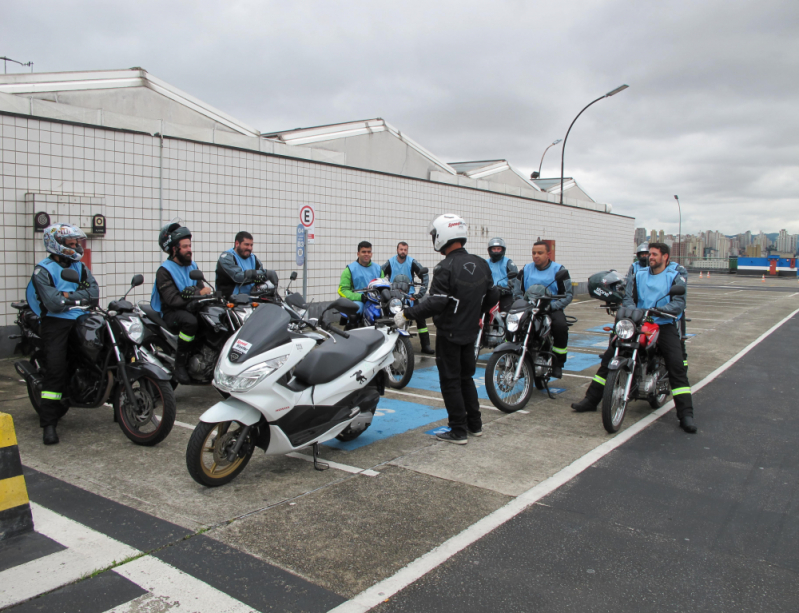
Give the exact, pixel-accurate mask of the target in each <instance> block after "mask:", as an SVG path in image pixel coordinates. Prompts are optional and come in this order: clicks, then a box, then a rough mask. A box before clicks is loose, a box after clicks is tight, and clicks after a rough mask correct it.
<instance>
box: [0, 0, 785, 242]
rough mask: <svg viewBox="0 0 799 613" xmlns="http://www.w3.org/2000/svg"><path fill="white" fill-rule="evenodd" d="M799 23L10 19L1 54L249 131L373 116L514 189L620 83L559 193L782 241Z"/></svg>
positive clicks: (489, 12)
mask: <svg viewBox="0 0 799 613" xmlns="http://www.w3.org/2000/svg"><path fill="white" fill-rule="evenodd" d="M539 5H540V6H539ZM797 22H799V4H797V3H796V2H790V1H784V2H776V1H768V0H766V1H760V2H753V1H744V2H733V3H730V2H721V1H718V0H713V1H705V2H702V3H696V2H679V1H678V2H668V3H641V2H630V1H604V2H591V1H588V0H580V1H570V2H560V3H535V4H534V3H529V2H521V1H518V2H494V3H485V2H481V3H478V2H473V1H459V2H455V1H445V2H436V3H429V2H421V1H417V0H412V1H409V2H404V3H396V4H394V5H386V4H383V3H374V2H365V1H360V2H348V3H343V2H341V3H339V2H304V3H279V2H256V1H252V2H241V1H239V2H228V3H224V4H222V3H213V2H154V1H144V2H137V3H135V4H125V3H107V2H89V1H79V0H72V1H71V2H55V1H47V0H42V1H40V2H22V1H20V0H10V1H7V2H6V3H5V4H4V18H3V20H2V22H0V40H2V41H3V48H2V49H0V53H3V54H5V55H8V56H10V57H14V58H16V59H20V60H22V61H27V60H33V61H34V62H35V68H36V70H46V71H58V70H90V69H101V68H127V67H131V66H142V67H144V68H146V69H147V70H149V71H150V72H151V73H152V74H154V75H156V76H158V77H160V78H162V79H164V80H166V81H168V82H170V83H172V84H173V85H175V86H177V87H179V88H181V89H184V90H185V91H187V92H189V93H191V94H193V95H195V96H197V97H199V98H201V99H203V100H205V101H207V102H208V103H210V104H212V105H214V106H216V107H218V108H220V109H222V110H224V111H226V112H228V113H230V114H232V115H234V116H236V117H238V118H240V119H241V120H243V121H245V122H247V123H249V124H250V125H253V126H254V127H256V128H258V129H260V130H263V131H270V130H278V129H286V128H293V127H299V126H308V125H317V124H323V123H334V122H341V121H348V120H354V119H364V118H369V117H377V116H380V117H383V118H384V119H386V120H387V121H389V122H391V123H392V124H394V125H395V126H397V127H398V128H400V129H401V130H403V131H404V132H406V133H407V134H409V135H410V136H411V137H412V138H414V139H415V140H417V141H418V142H420V143H421V144H422V145H424V146H425V147H427V148H428V149H430V150H431V151H433V152H434V153H436V154H437V155H439V156H440V157H441V158H443V159H445V160H448V161H457V160H467V159H488V158H497V157H502V158H507V159H509V160H510V161H511V163H513V164H514V165H516V166H517V167H519V168H520V169H522V170H524V171H525V172H530V171H531V170H533V169H537V167H538V162H539V160H540V157H541V154H542V153H543V151H544V149H545V147H546V146H547V145H548V144H549V143H550V142H552V140H553V139H555V138H562V137H563V136H564V134H565V131H566V129H567V128H568V125H569V123H570V122H571V121H572V119H573V118H574V116H575V115H576V114H577V113H578V112H579V111H580V109H581V108H582V107H583V106H585V105H586V104H587V103H588V102H590V101H591V100H592V99H594V98H596V97H598V96H600V95H602V94H603V93H605V92H607V91H608V90H610V89H613V88H614V87H616V86H617V85H620V84H621V83H629V84H630V89H629V90H627V91H625V92H622V93H621V94H619V95H618V96H616V97H613V98H610V99H607V100H602V101H600V102H598V103H596V104H595V105H594V106H592V107H591V108H590V109H589V110H588V111H586V112H585V113H584V115H583V116H582V117H580V119H579V120H578V121H577V123H576V124H575V127H574V129H573V130H572V133H571V134H570V136H569V141H568V146H567V149H566V174H567V175H573V176H575V177H576V178H577V180H578V181H579V182H580V184H581V185H583V187H584V188H585V189H586V191H587V192H588V193H589V194H591V195H592V196H593V197H594V198H596V199H597V200H600V201H603V202H611V203H613V205H614V210H615V211H616V212H618V213H622V214H625V215H631V216H635V217H636V218H637V220H638V221H637V223H638V225H643V226H645V227H647V228H652V227H655V228H664V229H665V230H667V231H676V230H677V210H676V205H675V203H674V199H673V194H675V193H676V194H679V195H680V197H681V201H682V203H683V221H682V225H683V231H684V232H695V231H699V230H703V229H718V230H721V231H723V232H727V233H732V232H738V231H743V230H746V229H751V230H753V231H758V230H760V229H763V230H764V231H776V230H778V229H779V228H783V227H784V228H788V229H789V231H791V232H799V219H797V215H796V211H797V209H798V208H799V206H798V205H799V202H798V201H797V200H798V199H797V195H798V194H799V172H797V171H798V170H799V168H797V166H798V165H799V164H797V161H798V160H799V145H798V144H797V141H799V139H797V135H799V119H797V113H796V108H797V107H798V106H799V105H798V104H797V103H799V82H797V80H796V79H795V75H796V74H797V64H798V63H799V37H797V36H796V27H795V24H796V23H797ZM15 70H16V69H15ZM560 152H561V151H560V148H559V147H553V148H552V149H550V150H549V153H548V154H547V158H546V161H545V163H544V172H543V174H544V175H545V176H547V175H548V176H559V173H560Z"/></svg>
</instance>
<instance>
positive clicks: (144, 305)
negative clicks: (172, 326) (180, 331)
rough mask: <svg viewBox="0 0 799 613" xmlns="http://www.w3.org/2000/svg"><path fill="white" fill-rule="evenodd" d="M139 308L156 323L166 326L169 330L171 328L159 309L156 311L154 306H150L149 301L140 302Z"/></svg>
mask: <svg viewBox="0 0 799 613" xmlns="http://www.w3.org/2000/svg"><path fill="white" fill-rule="evenodd" d="M139 308H140V309H141V310H142V311H144V314H145V315H147V317H149V318H150V320H151V321H152V322H153V323H154V324H157V325H159V326H161V327H162V328H166V329H167V330H169V326H168V325H167V323H166V322H165V321H164V320H163V319H162V318H161V315H159V313H158V311H156V310H155V309H154V308H153V307H151V306H150V303H149V302H140V303H139Z"/></svg>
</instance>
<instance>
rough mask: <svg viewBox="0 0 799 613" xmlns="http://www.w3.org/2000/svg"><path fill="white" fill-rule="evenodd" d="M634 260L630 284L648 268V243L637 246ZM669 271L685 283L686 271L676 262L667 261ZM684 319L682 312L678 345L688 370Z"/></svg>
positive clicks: (630, 273) (629, 275)
mask: <svg viewBox="0 0 799 613" xmlns="http://www.w3.org/2000/svg"><path fill="white" fill-rule="evenodd" d="M635 258H636V260H635V261H634V262H633V263H632V264H630V269H629V270H628V271H627V283H632V280H633V278H634V277H635V275H636V274H638V271H640V270H643V269H644V268H649V243H641V244H640V245H638V249H637V250H636V252H635ZM668 268H669V269H671V270H676V271H677V272H678V273H680V275H682V276H683V277H685V279H686V281H687V279H688V271H687V270H685V268H684V267H683V266H682V265H680V264H678V263H677V262H671V261H669V266H668ZM685 318H686V315H685V313H684V312H683V314H682V317H680V344H681V346H682V361H683V364H685V369H686V370H688V350H687V349H686V348H685Z"/></svg>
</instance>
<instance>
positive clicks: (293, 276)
mask: <svg viewBox="0 0 799 613" xmlns="http://www.w3.org/2000/svg"><path fill="white" fill-rule="evenodd" d="M289 279H291V280H292V281H294V280H296V279H297V271H296V270H295V271H293V272H292V273H291V276H290V277H289Z"/></svg>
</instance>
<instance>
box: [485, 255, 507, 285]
mask: <svg viewBox="0 0 799 613" xmlns="http://www.w3.org/2000/svg"><path fill="white" fill-rule="evenodd" d="M486 262H488V267H489V268H490V269H491V277H492V278H493V279H494V285H498V286H499V287H508V262H510V258H509V257H507V256H503V257H502V259H501V260H500V261H499V262H494V261H493V260H492V259H491V258H487V259H486Z"/></svg>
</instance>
